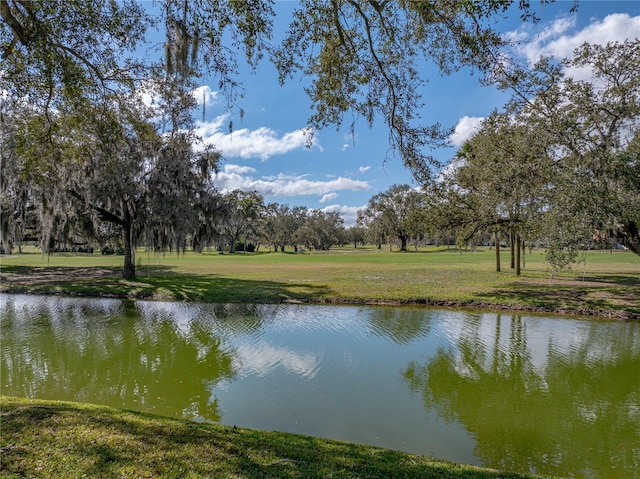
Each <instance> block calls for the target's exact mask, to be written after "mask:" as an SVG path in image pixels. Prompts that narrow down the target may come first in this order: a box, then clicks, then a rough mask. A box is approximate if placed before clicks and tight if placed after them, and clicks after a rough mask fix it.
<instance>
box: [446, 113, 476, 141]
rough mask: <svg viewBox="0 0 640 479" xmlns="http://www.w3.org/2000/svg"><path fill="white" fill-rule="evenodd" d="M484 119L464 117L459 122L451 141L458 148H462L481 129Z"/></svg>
mask: <svg viewBox="0 0 640 479" xmlns="http://www.w3.org/2000/svg"><path fill="white" fill-rule="evenodd" d="M483 121H484V118H482V117H479V116H463V117H462V118H460V120H458V124H457V125H456V128H455V130H454V132H453V133H452V134H451V136H450V137H449V139H450V140H451V143H453V144H454V145H456V146H462V145H463V144H464V142H465V141H467V140H468V139H470V138H471V137H472V136H473V135H474V134H475V132H476V131H478V130H479V129H480V126H481V125H482V122H483Z"/></svg>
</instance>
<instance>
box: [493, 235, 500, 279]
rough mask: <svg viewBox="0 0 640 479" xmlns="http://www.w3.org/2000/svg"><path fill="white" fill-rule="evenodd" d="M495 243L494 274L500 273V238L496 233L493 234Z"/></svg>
mask: <svg viewBox="0 0 640 479" xmlns="http://www.w3.org/2000/svg"><path fill="white" fill-rule="evenodd" d="M494 238H495V243H496V272H498V273H499V272H500V236H499V235H498V233H494Z"/></svg>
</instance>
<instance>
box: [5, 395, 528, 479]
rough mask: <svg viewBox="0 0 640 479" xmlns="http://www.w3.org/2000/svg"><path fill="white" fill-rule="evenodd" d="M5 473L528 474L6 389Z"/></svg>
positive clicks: (260, 475)
mask: <svg viewBox="0 0 640 479" xmlns="http://www.w3.org/2000/svg"><path fill="white" fill-rule="evenodd" d="M0 414H1V424H0V426H1V428H2V429H1V431H2V435H1V439H0V448H1V455H0V461H1V467H0V475H2V476H3V477H42V478H48V479H55V478H65V479H66V478H69V477H101V478H103V477H104V478H108V477H114V478H115V477H127V478H136V477H145V478H149V477H176V478H178V477H179V478H198V477H216V478H267V477H268V478H309V479H312V478H331V477H335V478H345V479H348V478H421V479H430V478H450V479H456V478H487V479H489V478H496V479H497V478H502V479H509V478H528V477H534V476H527V475H521V474H512V473H504V472H497V471H492V470H486V469H480V468H476V467H472V466H464V465H457V464H453V463H447V462H442V461H437V460H432V459H428V458H425V457H421V456H416V455H413V454H407V453H402V452H396V451H391V450H386V449H380V448H376V447H372V446H361V445H355V444H348V443H343V442H338V441H332V440H324V439H318V438H313V437H308V436H302V435H294V434H287V433H280V432H265V431H257V430H252V429H236V428H235V427H233V428H232V427H227V426H221V425H215V424H213V425H212V424H199V423H193V422H188V421H183V420H175V419H168V418H161V417H157V416H151V415H146V414H141V413H135V412H129V411H121V410H116V409H110V408H106V407H100V406H91V405H83V404H75V403H64V402H55V401H39V400H27V399H17V398H9V397H2V396H0Z"/></svg>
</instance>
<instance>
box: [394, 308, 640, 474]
mask: <svg viewBox="0 0 640 479" xmlns="http://www.w3.org/2000/svg"><path fill="white" fill-rule="evenodd" d="M536 321H537V318H535V317H529V318H522V317H521V316H518V315H514V316H511V315H475V316H474V317H472V318H471V320H468V321H466V322H465V325H464V326H462V327H460V331H461V333H460V334H459V336H458V338H457V344H455V346H454V347H452V348H450V349H447V350H445V349H440V350H439V351H438V352H437V353H436V354H435V356H433V357H432V358H431V359H429V360H428V361H427V362H426V363H425V364H420V363H418V362H411V363H410V364H409V366H408V367H407V368H406V370H405V371H404V376H405V378H406V381H407V382H408V384H409V386H410V388H411V389H412V390H414V391H418V392H420V393H421V394H422V396H423V398H424V403H425V407H426V408H427V409H432V408H433V409H436V410H437V411H438V412H439V413H440V414H441V415H442V416H443V417H444V418H446V419H447V420H448V421H457V422H460V423H462V424H463V425H464V426H465V427H466V429H467V430H468V431H469V432H470V433H472V434H474V435H475V437H476V443H477V446H476V451H475V452H476V455H477V456H478V457H479V458H480V459H481V461H482V463H483V464H484V465H486V466H489V467H495V468H500V469H508V470H516V471H531V472H538V473H542V474H558V475H564V474H566V471H573V472H574V477H609V478H610V477H615V475H616V472H615V471H620V472H619V474H621V476H620V477H629V476H628V474H629V471H634V470H635V471H640V427H639V426H638V425H639V424H640V329H639V328H637V327H635V326H636V325H633V324H629V325H620V324H614V325H612V326H614V327H608V325H607V323H600V322H592V323H588V322H581V323H580V326H576V325H575V322H573V321H571V320H569V319H559V320H556V321H558V329H557V330H556V334H553V333H551V334H549V333H544V334H540V330H539V329H538V328H537V327H536ZM545 321H546V320H545ZM562 322H564V324H562ZM491 323H493V325H492V324H491ZM621 326H622V327H621ZM541 342H546V348H545V347H544V344H540V343H541ZM530 343H536V344H535V345H534V344H530ZM540 346H542V348H541V347H540ZM541 350H542V354H540V351H541ZM545 350H546V354H544V351H545ZM536 351H537V352H536ZM625 471H626V472H625ZM636 477H638V476H636Z"/></svg>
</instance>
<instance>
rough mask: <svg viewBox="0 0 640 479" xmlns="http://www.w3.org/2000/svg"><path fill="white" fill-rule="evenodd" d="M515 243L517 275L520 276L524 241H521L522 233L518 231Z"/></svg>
mask: <svg viewBox="0 0 640 479" xmlns="http://www.w3.org/2000/svg"><path fill="white" fill-rule="evenodd" d="M515 243H516V276H520V273H521V270H520V257H521V256H522V254H521V247H522V241H520V233H516V235H515Z"/></svg>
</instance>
